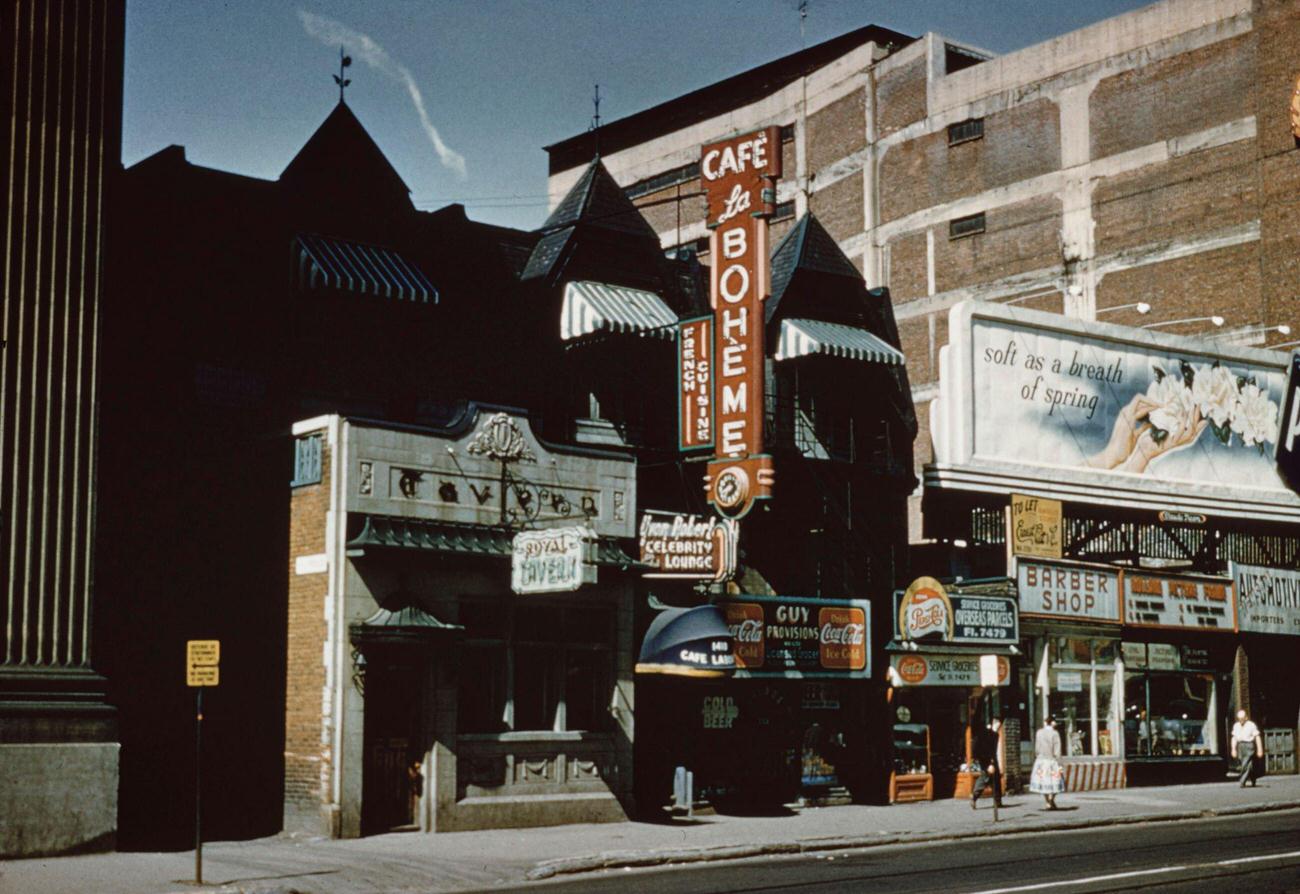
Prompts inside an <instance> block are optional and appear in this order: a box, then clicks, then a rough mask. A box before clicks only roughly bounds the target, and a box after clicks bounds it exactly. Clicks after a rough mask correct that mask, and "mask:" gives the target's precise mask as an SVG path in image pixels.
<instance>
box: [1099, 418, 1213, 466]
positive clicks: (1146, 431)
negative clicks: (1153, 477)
mask: <svg viewBox="0 0 1300 894" xmlns="http://www.w3.org/2000/svg"><path fill="white" fill-rule="evenodd" d="M1209 424H1210V420H1208V419H1206V418H1204V417H1203V416H1201V410H1200V408H1199V407H1197V408H1196V409H1195V410H1193V411H1192V418H1191V419H1190V420H1189V421H1188V424H1187V425H1184V426H1182V427H1181V428H1179V429H1178V430H1177V431H1174V432H1170V433H1169V434H1167V435H1166V436H1165V437H1164V438H1163V439H1161V440H1159V441H1157V440H1156V436H1155V433H1156V431H1157V429H1156V428H1155V426H1153V425H1150V424H1147V425H1145V426H1143V428H1142V431H1141V433H1140V434H1139V435H1138V437H1137V442H1136V443H1135V444H1134V445H1133V452H1132V453H1130V454H1129V457H1128V459H1126V460H1125V461H1124V463H1123V464H1122V465H1120V466H1119V467H1118V468H1119V471H1121V472H1138V473H1142V472H1145V471H1146V469H1147V466H1149V465H1150V464H1151V461H1152V460H1154V459H1156V458H1157V457H1160V456H1163V455H1164V454H1166V453H1169V452H1170V451H1173V450H1177V449H1178V448H1180V447H1186V446H1187V445H1188V444H1191V443H1193V442H1194V441H1195V440H1196V439H1197V438H1199V437H1200V436H1201V432H1203V431H1205V427H1206V426H1207V425H1209Z"/></svg>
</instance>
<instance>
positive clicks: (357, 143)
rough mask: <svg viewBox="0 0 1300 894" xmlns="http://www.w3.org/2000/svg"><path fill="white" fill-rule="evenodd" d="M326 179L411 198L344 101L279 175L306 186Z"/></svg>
mask: <svg viewBox="0 0 1300 894" xmlns="http://www.w3.org/2000/svg"><path fill="white" fill-rule="evenodd" d="M325 179H332V180H335V181H338V180H340V179H342V181H343V182H345V183H364V184H365V185H366V189H367V190H369V191H375V192H382V193H384V194H386V195H387V197H388V198H389V200H390V201H391V200H397V201H402V202H405V203H406V204H408V205H409V204H410V201H411V200H410V193H411V190H410V187H408V186H407V185H406V183H405V181H403V180H402V178H401V176H399V175H398V173H397V171H396V169H394V168H393V166H392V164H391V163H390V162H389V161H388V158H387V156H385V155H384V152H383V150H382V149H380V148H379V146H378V144H376V143H375V141H374V139H372V138H371V136H370V134H369V133H368V132H367V131H366V129H365V127H364V126H363V125H362V124H361V122H360V121H359V120H357V116H356V115H354V114H353V113H352V110H351V109H350V108H348V106H347V105H346V104H344V103H339V104H338V105H336V106H335V107H334V110H333V111H332V112H330V113H329V116H328V117H327V118H326V119H325V120H324V121H323V122H321V126H320V127H318V128H316V132H315V133H314V134H312V135H311V138H310V139H308V140H307V142H306V143H304V144H303V147H302V148H301V149H299V150H298V154H297V155H295V156H294V157H293V160H292V161H290V162H289V164H288V165H287V166H286V167H285V169H284V171H283V172H282V173H281V174H280V182H282V183H290V184H303V185H307V186H310V185H311V184H312V183H313V181H318V180H325Z"/></svg>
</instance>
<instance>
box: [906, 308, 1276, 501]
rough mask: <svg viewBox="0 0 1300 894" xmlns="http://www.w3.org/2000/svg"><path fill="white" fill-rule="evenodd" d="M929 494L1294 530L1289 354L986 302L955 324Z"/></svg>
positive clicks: (943, 367) (953, 318)
mask: <svg viewBox="0 0 1300 894" xmlns="http://www.w3.org/2000/svg"><path fill="white" fill-rule="evenodd" d="M948 331H949V343H948V345H947V346H946V347H944V348H943V351H942V352H941V355H940V361H939V378H940V382H939V398H938V400H937V401H935V403H933V404H932V405H931V411H930V418H931V429H932V431H933V433H934V444H935V462H934V463H933V464H932V465H931V466H930V467H928V468H927V470H926V473H925V474H926V482H925V483H926V487H927V488H928V489H931V490H933V489H936V488H938V489H957V490H970V491H982V492H992V493H1007V494H1011V493H1015V494H1024V495H1026V496H1042V497H1050V498H1052V499H1056V500H1065V501H1069V502H1072V503H1074V502H1077V503H1084V504H1092V505H1098V504H1100V505H1109V506H1132V507H1137V508H1141V509H1145V510H1156V511H1159V510H1165V509H1168V508H1169V507H1170V506H1177V507H1178V509H1179V511H1182V512H1186V513H1188V514H1192V515H1197V514H1202V515H1215V516H1223V515H1228V516H1234V517H1239V518H1261V519H1271V520H1285V521H1295V520H1297V519H1300V498H1298V497H1297V496H1296V495H1295V494H1293V493H1292V492H1291V491H1289V490H1288V489H1287V488H1286V487H1285V486H1284V485H1283V483H1282V481H1281V480H1280V479H1279V478H1278V476H1277V474H1276V473H1275V471H1274V466H1273V448H1274V445H1275V444H1277V442H1278V420H1279V402H1280V401H1281V400H1282V397H1283V386H1284V380H1285V376H1286V369H1287V365H1286V361H1287V358H1286V356H1285V355H1278V354H1277V353H1276V352H1272V351H1263V350H1257V349H1253V348H1246V347H1239V346H1235V345H1228V344H1225V343H1224V342H1221V341H1220V342H1214V341H1209V340H1206V339H1200V338H1192V337H1187V336H1176V335H1169V334H1165V333H1161V332H1154V331H1148V330H1143V329H1132V328H1130V327H1127V326H1115V325H1111V324H1108V323H1098V322H1090V321H1086V320H1078V319H1071V318H1067V317H1062V316H1060V315H1059V314H1049V313H1042V312H1039V311H1032V310H1025V309H1024V308H1019V307H1000V306H995V305H991V304H989V303H987V302H962V303H960V304H958V305H956V306H955V307H954V308H953V309H952V311H951V313H950V316H949V323H948Z"/></svg>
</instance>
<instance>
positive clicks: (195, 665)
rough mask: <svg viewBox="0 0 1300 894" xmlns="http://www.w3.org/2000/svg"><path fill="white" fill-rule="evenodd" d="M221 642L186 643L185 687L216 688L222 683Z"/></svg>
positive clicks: (213, 640)
mask: <svg viewBox="0 0 1300 894" xmlns="http://www.w3.org/2000/svg"><path fill="white" fill-rule="evenodd" d="M220 663H221V640H216V639H192V640H188V641H186V643H185V685H186V686H216V685H217V684H218V682H219V681H220V672H219V668H218V665H219V664H220Z"/></svg>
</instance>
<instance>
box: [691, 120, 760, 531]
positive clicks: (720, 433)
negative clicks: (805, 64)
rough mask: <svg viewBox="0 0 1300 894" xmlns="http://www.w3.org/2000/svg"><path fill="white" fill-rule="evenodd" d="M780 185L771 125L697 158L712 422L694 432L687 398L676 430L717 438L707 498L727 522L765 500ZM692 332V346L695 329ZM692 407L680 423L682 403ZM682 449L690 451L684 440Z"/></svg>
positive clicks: (700, 441)
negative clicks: (769, 309)
mask: <svg viewBox="0 0 1300 894" xmlns="http://www.w3.org/2000/svg"><path fill="white" fill-rule="evenodd" d="M780 177H781V131H780V129H779V128H777V127H768V128H765V129H763V130H759V131H754V132H751V133H746V134H742V135H740V136H735V137H731V138H730V139H726V140H721V141H719V142H716V143H709V144H707V145H705V146H704V147H703V149H702V152H701V156H700V181H701V183H702V185H703V187H704V193H705V197H706V200H707V206H708V210H707V220H706V223H707V224H708V227H709V230H710V234H709V250H710V252H711V253H712V257H713V258H714V262H713V266H712V268H711V271H710V304H711V306H712V309H713V316H712V326H711V328H712V330H713V331H712V337H713V348H714V349H713V368H712V377H711V379H712V384H713V388H714V395H715V398H714V400H712V401H708V402H706V403H707V407H708V411H709V412H711V413H712V414H713V417H714V418H713V420H712V424H711V425H708V426H705V425H702V424H701V420H700V419H699V415H698V414H699V412H700V410H701V407H702V403H701V401H700V400H699V395H690V394H686V393H685V386H683V389H682V394H681V395H680V396H681V399H682V403H683V419H682V426H683V429H684V431H686V432H695V433H696V434H695V435H691V436H690V437H691V438H693V443H694V444H695V445H701V446H702V445H704V444H707V443H708V442H707V441H706V440H705V439H704V438H702V437H699V436H698V435H699V433H702V432H703V431H704V430H706V429H713V430H714V437H713V438H712V442H713V450H714V459H713V460H712V461H711V462H710V463H709V468H708V474H707V475H706V476H705V492H706V493H707V495H708V499H709V502H710V503H712V504H713V506H714V508H715V509H717V511H718V512H719V513H720V514H722V515H724V516H728V517H731V518H739V517H741V516H743V515H744V514H745V513H747V512H748V511H749V510H750V508H751V507H752V506H753V504H754V500H756V499H768V498H770V497H771V495H772V479H773V474H774V473H773V469H772V460H771V457H769V456H767V455H765V454H764V453H763V323H764V318H763V302H764V300H766V299H767V297H768V295H769V294H770V293H771V282H770V280H771V271H770V262H769V259H768V248H767V239H768V232H767V231H768V218H769V217H770V216H771V215H772V213H773V211H774V210H775V204H776V181H777V180H778V179H780ZM683 325H684V326H687V327H692V326H695V327H696V328H695V329H693V330H691V332H690V333H687V334H694V335H695V337H697V338H698V332H699V331H700V330H699V328H698V324H696V323H694V322H687V323H684V324H683ZM689 401H693V404H691V406H692V407H693V409H691V410H690V413H691V414H694V415H687V410H686V407H687V404H688V402H689ZM683 446H691V444H689V443H687V438H686V437H684V438H683Z"/></svg>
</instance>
